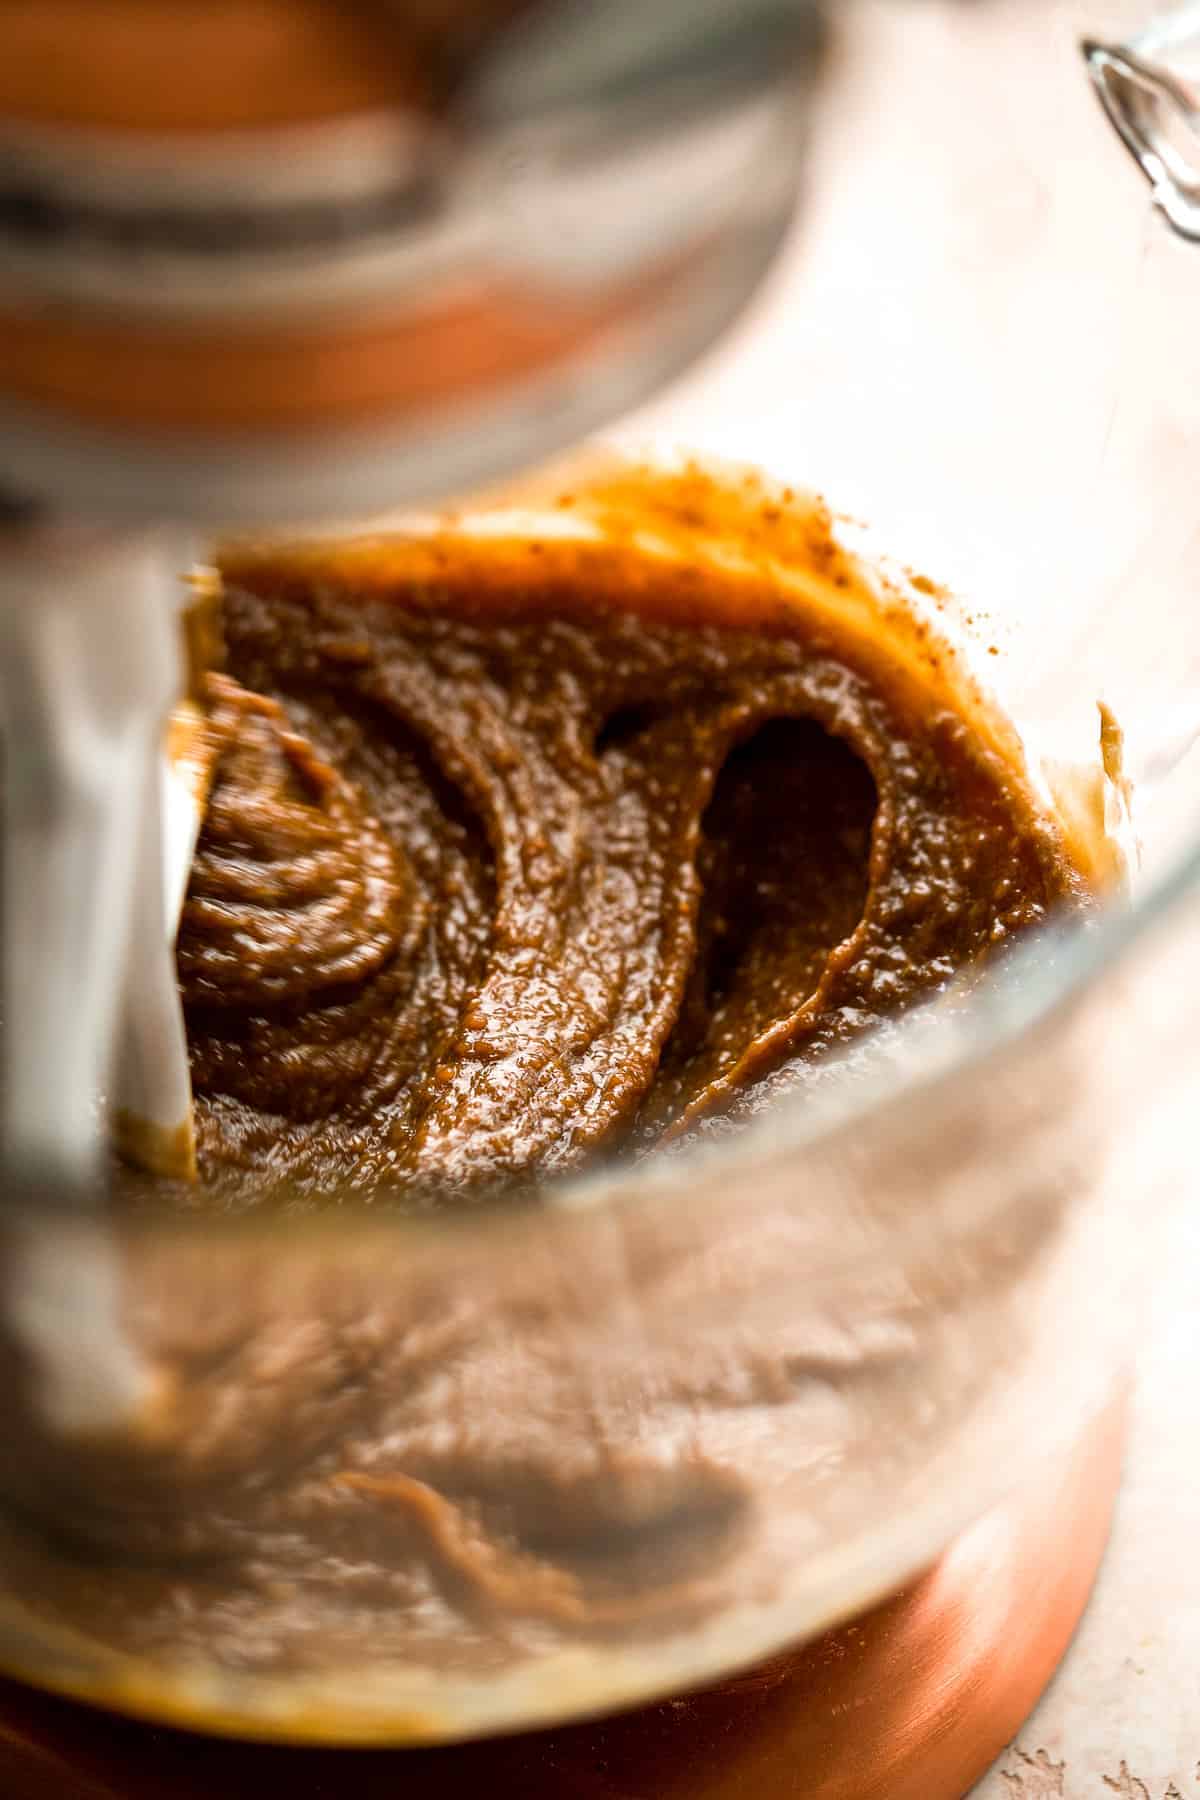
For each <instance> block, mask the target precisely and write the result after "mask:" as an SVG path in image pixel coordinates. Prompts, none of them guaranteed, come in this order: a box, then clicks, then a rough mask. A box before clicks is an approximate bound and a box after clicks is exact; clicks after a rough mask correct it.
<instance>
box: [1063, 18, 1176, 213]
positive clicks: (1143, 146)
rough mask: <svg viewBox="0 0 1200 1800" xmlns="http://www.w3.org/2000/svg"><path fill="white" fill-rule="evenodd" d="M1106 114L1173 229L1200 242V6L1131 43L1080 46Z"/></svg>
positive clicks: (1091, 42) (1161, 20) (1155, 25)
mask: <svg viewBox="0 0 1200 1800" xmlns="http://www.w3.org/2000/svg"><path fill="white" fill-rule="evenodd" d="M1081 48H1082V51H1083V55H1084V60H1085V62H1086V64H1087V68H1088V74H1089V75H1090V77H1091V81H1092V86H1093V87H1094V89H1095V91H1096V94H1097V96H1098V98H1099V100H1100V103H1101V105H1102V106H1103V108H1104V110H1105V113H1106V114H1107V115H1108V118H1109V120H1110V122H1111V124H1112V126H1113V128H1114V130H1115V131H1116V133H1117V135H1118V136H1119V138H1120V139H1121V142H1122V143H1123V144H1124V145H1125V147H1126V149H1127V150H1128V151H1129V153H1130V155H1131V156H1132V157H1133V159H1134V161H1135V162H1136V163H1137V165H1138V167H1139V168H1140V169H1141V171H1142V173H1143V174H1144V175H1145V177H1146V179H1147V181H1148V182H1149V183H1150V188H1151V192H1152V194H1153V197H1154V204H1155V206H1156V207H1157V208H1158V210H1159V211H1160V212H1161V213H1162V215H1163V217H1164V218H1165V219H1166V220H1167V223H1168V224H1169V225H1170V226H1171V228H1172V230H1174V231H1176V232H1177V233H1178V234H1179V236H1180V237H1183V238H1186V239H1188V240H1189V241H1191V242H1197V241H1200V5H1198V4H1196V0H1190V3H1189V4H1188V5H1185V6H1180V7H1177V8H1175V9H1174V10H1173V11H1171V12H1168V13H1166V14H1164V15H1163V16H1162V17H1161V18H1158V19H1156V20H1155V21H1154V22H1153V23H1152V24H1151V25H1149V26H1147V28H1146V29H1145V30H1144V31H1141V32H1138V33H1137V34H1136V35H1135V36H1134V37H1132V38H1129V39H1127V40H1126V41H1125V42H1124V43H1117V44H1106V43H1100V42H1098V41H1097V40H1096V39H1093V38H1085V39H1084V41H1083V43H1082V45H1081Z"/></svg>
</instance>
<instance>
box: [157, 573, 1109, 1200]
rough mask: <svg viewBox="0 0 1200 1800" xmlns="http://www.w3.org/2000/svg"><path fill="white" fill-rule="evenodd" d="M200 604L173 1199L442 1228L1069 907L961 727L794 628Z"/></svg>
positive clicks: (898, 1006) (585, 609)
mask: <svg viewBox="0 0 1200 1800" xmlns="http://www.w3.org/2000/svg"><path fill="white" fill-rule="evenodd" d="M356 573H357V576H358V579H359V581H360V582H361V574H362V571H361V565H360V566H359V568H358V569H357V571H356ZM228 577H229V578H228V591H227V600H226V606H225V641H226V669H225V671H224V672H223V673H220V674H217V675H214V676H212V677H211V678H210V683H209V694H210V702H211V716H212V730H213V733H214V735H215V739H216V742H217V744H218V746H219V751H218V760H217V764H216V773H215V780H214V786H213V792H212V798H211V803H210V805H209V809H208V815H207V818H206V821H205V825H204V831H203V835H202V837H201V841H200V847H199V853H198V856H197V859H196V864H195V869H194V873H193V877H192V882H191V889H190V892H189V895H188V899H187V903H186V907H185V910H184V915H183V925H182V931H181V934H180V942H179V969H180V976H181V981H182V987H183V993H184V999H185V1004H186V1008H187V1018H188V1029H189V1036H190V1040H191V1044H192V1058H193V1069H194V1078H195V1086H196V1092H197V1096H198V1100H199V1115H198V1116H199V1133H200V1139H199V1141H200V1161H201V1169H202V1177H203V1180H202V1185H201V1187H200V1188H199V1189H198V1190H195V1191H194V1192H193V1191H189V1190H186V1189H183V1190H179V1191H178V1193H177V1196H176V1197H177V1198H178V1199H179V1200H180V1201H181V1202H182V1203H183V1204H189V1205H199V1206H212V1205H214V1204H216V1205H219V1206H221V1207H224V1208H237V1209H242V1208H247V1207H261V1206H270V1205H274V1206H278V1205H286V1206H293V1207H294V1206H298V1205H307V1206H327V1205H339V1204H343V1203H345V1202H346V1201H348V1200H349V1199H351V1198H353V1197H355V1196H359V1197H365V1198H368V1199H370V1200H372V1201H374V1202H384V1201H386V1202H388V1203H393V1204H394V1203H402V1204H412V1203H414V1201H418V1202H419V1203H420V1204H422V1205H426V1204H433V1203H436V1204H439V1205H448V1204H453V1203H456V1202H461V1201H462V1200H464V1199H466V1198H469V1197H472V1196H475V1195H478V1194H479V1193H481V1192H490V1191H494V1190H495V1189H496V1188H497V1187H509V1186H512V1185H513V1184H526V1183H528V1182H530V1181H531V1180H532V1179H535V1178H536V1179H542V1178H545V1177H547V1176H550V1175H559V1174H564V1173H567V1172H569V1171H571V1170H576V1169H579V1168H580V1167H581V1166H583V1165H584V1164H586V1162H587V1161H588V1159H589V1158H591V1157H593V1156H595V1155H596V1154H597V1153H598V1152H600V1151H614V1150H615V1151H625V1152H634V1153H637V1154H640V1153H642V1152H644V1151H645V1150H647V1149H649V1148H651V1147H653V1146H654V1145H655V1144H658V1143H660V1142H662V1141H663V1139H664V1138H670V1137H673V1136H675V1135H677V1134H680V1133H682V1132H686V1131H689V1130H693V1129H695V1128H697V1127H700V1126H703V1124H704V1123H705V1122H706V1121H708V1120H710V1119H712V1118H714V1117H716V1116H719V1115H722V1114H728V1112H729V1111H730V1109H731V1108H732V1109H734V1110H735V1111H737V1110H745V1107H746V1105H747V1104H748V1103H752V1101H753V1094H754V1089H755V1086H756V1084H757V1083H758V1082H760V1081H761V1080H762V1078H763V1077H765V1076H767V1075H770V1074H771V1073H772V1072H775V1071H785V1072H786V1079H787V1080H789V1081H794V1082H797V1083H799V1082H803V1081H805V1080H806V1079H809V1078H810V1076H811V1070H812V1068H813V1065H814V1064H815V1063H816V1062H817V1061H818V1059H819V1058H820V1057H821V1056H822V1055H823V1054H824V1053H825V1052H827V1051H828V1050H829V1049H830V1048H831V1047H833V1046H836V1045H839V1044H844V1043H845V1042H846V1041H847V1040H849V1039H850V1038H852V1037H855V1036H857V1035H860V1034H862V1033H864V1032H868V1031H870V1030H871V1029H872V1027H873V1026H875V1025H876V1024H877V1023H878V1022H879V1021H880V1019H881V1018H891V1017H894V1016H895V1015H896V1013H897V1012H899V1011H900V1010H902V1009H903V1008H905V1007H907V1006H909V1005H911V1004H912V1003H913V1002H914V1001H916V1000H918V999H920V998H921V997H922V996H924V995H928V994H930V993H932V992H933V991H935V990H937V989H939V988H941V987H944V986H945V985H946V984H947V983H948V982H949V981H951V980H952V979H954V978H955V977H956V976H961V975H962V974H963V973H964V972H970V971H972V970H973V969H974V968H975V967H976V966H977V965H978V964H979V963H980V962H981V961H982V960H983V959H984V958H986V956H987V955H989V954H990V953H991V952H993V951H994V950H995V948H996V947H997V946H998V945H1000V944H1003V943H1005V942H1007V941H1008V940H1009V939H1011V937H1012V936H1013V935H1014V934H1015V933H1018V932H1020V931H1022V930H1024V929H1025V928H1027V927H1029V926H1031V925H1035V924H1037V923H1038V922H1039V921H1040V920H1042V919H1043V918H1044V917H1045V915H1046V912H1047V910H1048V908H1050V907H1051V906H1053V905H1054V904H1055V903H1056V902H1058V901H1060V900H1062V899H1063V898H1064V897H1066V896H1068V895H1070V894H1072V893H1076V892H1078V888H1079V883H1078V879H1077V877H1076V876H1075V875H1074V873H1073V871H1072V870H1071V868H1070V866H1069V865H1068V864H1067V862H1066V861H1065V859H1064V856H1063V853H1062V850H1061V847H1060V846H1059V844H1058V843H1057V842H1056V841H1055V838H1054V836H1053V834H1052V833H1051V832H1050V831H1049V830H1048V828H1047V827H1046V826H1045V824H1044V823H1043V822H1041V821H1039V820H1038V819H1037V818H1036V817H1035V815H1034V813H1033V811H1032V810H1031V807H1030V803H1029V800H1028V797H1027V795H1026V794H1025V792H1024V791H1023V790H1022V788H1021V786H1020V785H1019V783H1018V782H1017V780H1016V778H1015V775H1014V773H1013V771H1012V770H1011V769H1010V768H1006V767H1005V766H1004V765H1003V763H1002V762H1001V760H1000V759H999V758H998V757H997V756H996V755H995V754H994V752H991V751H989V750H988V749H987V748H986V747H985V746H984V745H982V744H981V743H979V742H978V741H976V740H975V739H974V738H973V737H972V734H971V732H970V731H969V729H968V728H967V727H966V725H965V724H964V722H963V720H962V719H961V718H959V717H958V716H956V714H955V713H954V712H953V711H951V710H949V709H948V708H947V707H946V706H945V705H944V704H941V705H938V704H931V703H930V696H929V695H928V694H924V695H920V694H916V695H914V694H913V693H912V692H911V691H910V690H908V689H906V685H905V683H903V682H902V681H901V680H900V679H899V678H898V675H897V672H896V671H895V670H894V669H893V668H890V667H889V662H888V659H887V655H886V651H882V652H879V653H877V654H876V656H875V658H874V660H873V661H864V660H863V658H862V655H861V652H858V651H855V650H854V649H852V648H848V647H847V646H844V645H843V646H839V645H838V644H837V643H835V642H831V641H829V640H828V638H827V637H825V636H823V635H822V634H821V633H820V632H819V631H816V630H814V629H813V627H812V625H811V624H808V625H806V622H805V620H804V618H803V616H799V615H798V616H796V617H794V618H793V619H792V620H791V621H789V627H788V628H787V629H780V628H779V627H778V625H777V624H776V625H772V624H770V623H766V624H764V623H763V622H762V621H758V620H754V619H748V620H747V621H746V622H745V624H744V625H742V626H741V627H735V626H732V625H714V624H711V623H710V624H701V623H698V622H697V623H695V624H688V623H686V622H682V621H680V619H679V618H678V615H677V613H676V615H675V616H670V614H669V613H668V614H667V616H662V614H661V613H660V614H658V615H656V611H655V606H654V597H653V595H649V596H646V595H643V596H642V597H641V598H640V600H639V601H638V603H637V604H634V605H626V606H623V607H622V606H620V605H614V604H612V603H611V601H605V600H604V599H603V598H601V597H598V596H596V595H594V594H592V595H589V593H588V592H587V591H586V589H584V590H581V591H572V590H571V589H570V588H569V587H564V586H563V585H562V584H561V581H559V582H555V581H549V582H547V581H540V580H539V575H538V567H537V557H536V554H534V555H531V556H530V557H529V560H528V569H527V572H526V575H525V579H524V583H523V584H522V585H521V586H520V587H517V588H515V589H514V587H513V584H512V581H511V571H510V579H509V580H508V581H507V582H506V583H505V584H504V585H503V586H502V587H501V589H500V591H498V592H489V591H488V588H487V585H486V581H481V579H480V576H479V572H478V570H477V569H476V570H475V571H473V573H472V576H471V578H470V580H469V581H468V582H467V583H463V582H462V581H456V580H455V579H454V576H453V573H452V572H451V571H448V572H447V574H446V577H445V579H444V580H443V581H442V582H441V583H439V585H438V586H437V587H436V588H429V587H424V588H421V589H420V590H418V591H413V590H412V589H411V588H410V587H406V585H405V581H404V578H403V571H402V568H401V571H400V572H399V574H398V575H396V576H394V577H393V578H392V579H391V580H390V581H388V582H386V583H385V584H384V587H383V589H382V591H380V589H379V586H378V584H377V583H376V584H374V591H372V592H370V593H369V594H368V595H366V596H364V593H363V591H362V587H361V585H360V586H357V587H356V580H355V575H353V574H352V575H350V576H349V577H348V578H347V577H345V576H343V577H342V578H340V579H339V575H338V572H337V569H336V566H335V567H333V568H332V569H325V570H323V571H322V573H321V575H320V577H319V579H318V578H316V577H315V575H314V572H313V571H312V569H311V568H309V569H306V567H305V565H304V562H303V560H302V559H301V560H300V561H299V562H296V561H294V560H293V561H292V562H291V563H290V564H289V562H288V561H287V560H286V559H283V560H280V561H278V562H273V561H272V560H271V559H270V558H269V557H268V558H266V559H264V560H251V561H249V562H244V563H243V564H242V565H241V566H232V567H231V568H230V570H229V571H228ZM774 1085H776V1086H778V1085H779V1083H778V1082H776V1083H775V1084H774ZM157 1198H158V1199H160V1200H161V1192H160V1193H159V1194H158V1196H157Z"/></svg>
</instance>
